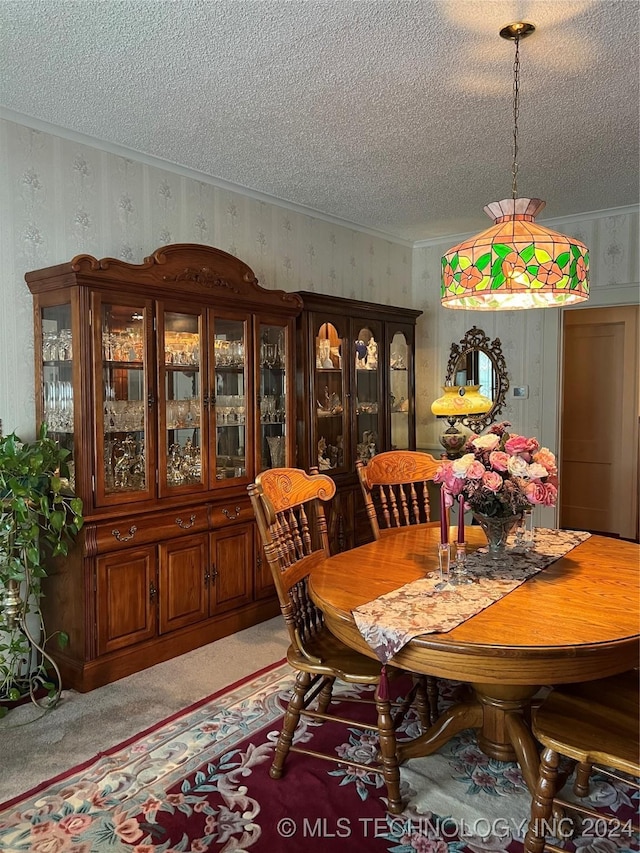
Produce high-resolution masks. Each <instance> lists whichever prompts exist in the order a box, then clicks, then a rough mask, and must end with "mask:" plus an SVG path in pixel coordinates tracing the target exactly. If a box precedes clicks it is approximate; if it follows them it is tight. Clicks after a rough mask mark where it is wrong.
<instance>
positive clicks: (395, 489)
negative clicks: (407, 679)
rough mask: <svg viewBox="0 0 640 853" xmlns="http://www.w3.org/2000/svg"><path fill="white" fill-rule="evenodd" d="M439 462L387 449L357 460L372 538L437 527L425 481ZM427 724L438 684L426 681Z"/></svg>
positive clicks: (435, 713) (430, 679) (435, 709)
mask: <svg viewBox="0 0 640 853" xmlns="http://www.w3.org/2000/svg"><path fill="white" fill-rule="evenodd" d="M440 464H441V463H440V461H439V460H438V459H434V457H433V456H430V455H429V454H428V453H420V452H418V451H416V450H389V451H386V452H385V453H378V454H377V455H376V456H374V457H373V458H372V459H370V460H369V461H368V462H367V464H366V465H365V464H364V462H362V461H361V460H358V461H357V462H356V470H357V472H358V478H359V480H360V486H361V488H362V495H363V497H364V506H365V509H366V511H367V516H368V518H369V523H370V525H371V532H372V533H373V538H374V539H376V540H377V539H380V537H381V536H388V535H390V534H393V533H396V532H397V531H398V530H402V529H403V528H405V527H407V526H408V525H410V524H424V525H437V524H439V522H438V521H433V522H432V521H431V505H430V503H429V482H430V481H432V480H433V477H434V475H435V473H436V471H437V470H438V468H439V467H440ZM426 684H427V694H428V700H429V703H428V704H429V714H430V722H431V723H435V721H436V719H437V717H438V693H439V691H438V681H437V679H436V678H434V677H433V676H428V677H427V680H426Z"/></svg>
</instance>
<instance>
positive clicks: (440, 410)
mask: <svg viewBox="0 0 640 853" xmlns="http://www.w3.org/2000/svg"><path fill="white" fill-rule="evenodd" d="M479 389H480V386H479V385H444V386H443V388H442V391H443V394H442V397H438V399H437V400H434V401H433V403H432V404H431V411H432V412H433V414H434V415H436V417H438V418H446V419H447V421H448V423H449V427H448V428H447V429H446V430H445V431H444V432H443V433H442V435H441V436H440V444H441V445H442V446H443V447H444V449H445V452H446V454H447V456H448V457H449V459H456V458H457V457H458V456H460V455H461V453H462V448H463V447H464V446H465V444H466V443H467V437H468V435H467V433H466V432H463V431H462V430H461V429H460V427H459V426H458V425H457V423H456V422H457V421H458V420H461V419H462V418H465V417H467V416H468V415H480V414H484V413H485V412H488V411H489V409H490V408H491V406H493V401H492V400H490V399H489V398H488V397H485V396H484V395H483V394H480V390H479Z"/></svg>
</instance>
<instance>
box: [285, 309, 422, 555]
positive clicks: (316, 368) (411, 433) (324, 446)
mask: <svg viewBox="0 0 640 853" xmlns="http://www.w3.org/2000/svg"><path fill="white" fill-rule="evenodd" d="M298 295H299V296H300V297H301V298H302V301H303V304H304V308H303V311H302V313H301V314H300V316H299V317H298V321H297V324H298V333H299V334H298V336H297V359H296V376H297V382H296V392H297V394H296V398H297V446H298V465H299V466H300V467H301V468H304V469H306V470H308V469H309V468H310V467H312V466H317V467H318V468H319V469H320V470H321V471H323V472H325V473H327V474H329V475H331V476H332V477H333V478H334V479H335V482H336V487H337V492H336V496H335V497H334V498H333V500H332V502H331V505H330V507H329V510H328V525H329V534H330V539H331V547H332V549H333V550H334V551H343V550H346V549H348V548H353V547H355V546H356V545H361V544H363V543H364V542H368V541H370V539H371V529H370V526H369V522H368V520H367V516H366V512H365V510H364V502H363V499H362V494H361V491H360V485H359V482H358V478H357V475H356V471H355V463H356V460H358V459H362V460H364V461H365V462H366V460H367V459H370V458H371V457H372V456H374V455H375V454H376V453H381V452H382V451H385V450H395V449H397V450H415V447H416V424H415V393H414V387H415V361H414V352H415V327H416V321H417V319H418V317H419V316H420V315H421V314H422V311H416V310H413V309H410V308H393V307H391V306H388V305H377V304H374V303H369V302H359V301H356V300H353V299H343V298H340V297H335V296H321V295H319V294H316V293H308V292H299V293H298Z"/></svg>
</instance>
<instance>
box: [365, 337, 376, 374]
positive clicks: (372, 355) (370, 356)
mask: <svg viewBox="0 0 640 853" xmlns="http://www.w3.org/2000/svg"><path fill="white" fill-rule="evenodd" d="M377 367H378V344H377V343H376V340H375V338H374V337H373V335H371V337H370V338H369V343H368V344H367V370H376V369H377Z"/></svg>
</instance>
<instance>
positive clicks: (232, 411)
mask: <svg viewBox="0 0 640 853" xmlns="http://www.w3.org/2000/svg"><path fill="white" fill-rule="evenodd" d="M248 323H249V321H248V318H246V319H244V320H237V319H230V318H226V317H222V316H220V315H215V316H214V317H213V320H212V328H213V358H212V364H213V374H214V379H213V381H214V391H213V393H214V418H215V459H216V466H215V478H216V481H220V480H229V479H238V478H246V477H247V460H246V453H247V441H246V439H247V421H246V415H247V395H248V388H247V328H248Z"/></svg>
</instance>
